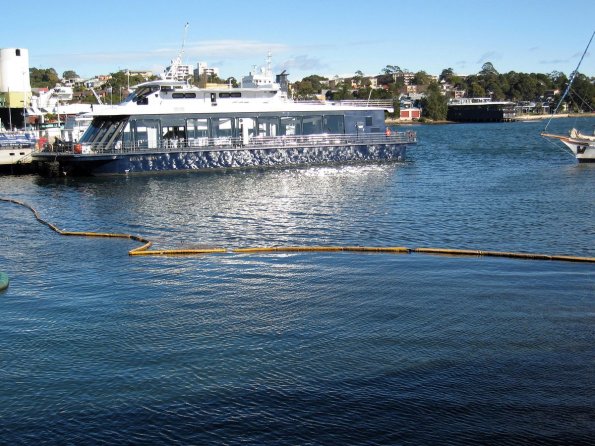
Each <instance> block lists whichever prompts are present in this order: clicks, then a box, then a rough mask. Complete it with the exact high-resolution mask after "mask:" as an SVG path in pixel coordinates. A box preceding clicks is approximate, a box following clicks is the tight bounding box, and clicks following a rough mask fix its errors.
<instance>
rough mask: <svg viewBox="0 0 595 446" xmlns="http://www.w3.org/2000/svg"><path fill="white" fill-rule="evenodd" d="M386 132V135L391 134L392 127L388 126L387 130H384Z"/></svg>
mask: <svg viewBox="0 0 595 446" xmlns="http://www.w3.org/2000/svg"><path fill="white" fill-rule="evenodd" d="M384 134H385V135H386V136H390V134H391V131H390V127H387V128H386V130H385V131H384Z"/></svg>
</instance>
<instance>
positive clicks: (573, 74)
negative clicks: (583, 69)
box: [543, 31, 595, 131]
mask: <svg viewBox="0 0 595 446" xmlns="http://www.w3.org/2000/svg"><path fill="white" fill-rule="evenodd" d="M593 36H595V31H593V34H591V38H590V39H589V43H588V44H587V47H586V48H585V51H583V55H582V56H581V59H580V60H579V61H578V65H577V66H576V68H575V70H574V71H573V72H572V73H571V74H570V79H569V80H568V85H567V86H566V90H564V94H563V95H562V97H561V98H560V100H559V101H558V105H557V106H556V109H555V110H554V111H553V112H552V116H553V115H555V114H556V113H557V112H558V109H559V108H560V105H562V101H563V100H564V98H566V95H567V94H568V92H569V91H570V87H571V86H572V82H574V78H575V77H576V75H577V73H578V69H579V67H580V66H581V63H582V62H583V59H584V58H585V55H586V54H587V51H588V50H589V46H590V45H591V42H592V41H593ZM551 121H552V117H550V119H549V120H548V122H547V124H546V125H545V128H544V129H543V131H546V130H547V127H548V125H550V122H551Z"/></svg>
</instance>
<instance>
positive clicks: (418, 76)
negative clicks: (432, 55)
mask: <svg viewBox="0 0 595 446" xmlns="http://www.w3.org/2000/svg"><path fill="white" fill-rule="evenodd" d="M431 80H432V77H431V76H430V75H429V74H428V73H426V72H425V71H418V72H417V73H415V75H414V76H413V81H412V82H413V85H429V84H430V81H431Z"/></svg>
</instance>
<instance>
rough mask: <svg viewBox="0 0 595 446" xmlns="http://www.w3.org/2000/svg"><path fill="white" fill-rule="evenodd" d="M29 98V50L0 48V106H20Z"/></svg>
mask: <svg viewBox="0 0 595 446" xmlns="http://www.w3.org/2000/svg"><path fill="white" fill-rule="evenodd" d="M30 100H31V81H30V78H29V50H27V49H25V48H2V49H0V107H7V108H22V107H23V105H25V106H26V105H28V104H29V101H30Z"/></svg>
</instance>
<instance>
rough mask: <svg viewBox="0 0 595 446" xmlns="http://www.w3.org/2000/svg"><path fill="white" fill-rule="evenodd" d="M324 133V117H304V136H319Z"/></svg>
mask: <svg viewBox="0 0 595 446" xmlns="http://www.w3.org/2000/svg"><path fill="white" fill-rule="evenodd" d="M320 133H322V116H304V117H303V118H302V135H319V134H320Z"/></svg>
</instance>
